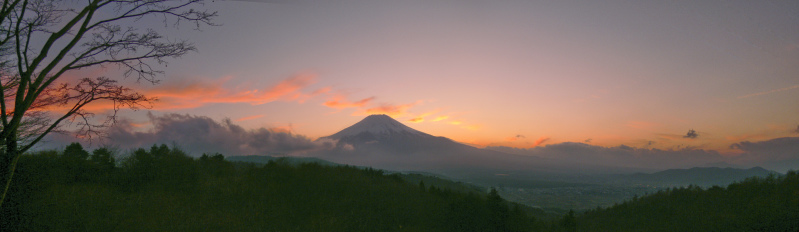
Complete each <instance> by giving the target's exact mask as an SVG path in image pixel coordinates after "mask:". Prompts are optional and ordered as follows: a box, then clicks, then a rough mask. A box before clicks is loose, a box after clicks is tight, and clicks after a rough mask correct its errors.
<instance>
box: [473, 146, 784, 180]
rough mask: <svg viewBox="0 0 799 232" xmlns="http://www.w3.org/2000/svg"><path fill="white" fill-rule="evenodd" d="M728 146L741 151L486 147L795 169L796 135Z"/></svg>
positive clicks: (637, 162)
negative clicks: (731, 154)
mask: <svg viewBox="0 0 799 232" xmlns="http://www.w3.org/2000/svg"><path fill="white" fill-rule="evenodd" d="M730 148H733V149H738V150H740V151H742V153H741V154H739V155H734V156H724V155H721V154H719V153H718V152H717V151H714V150H703V149H694V148H685V149H680V150H660V149H648V148H634V147H629V146H625V145H620V146H616V147H601V146H595V145H590V144H585V143H573V142H566V143H559V144H550V145H546V146H539V147H534V148H529V149H520V148H511V147H502V146H496V147H486V149H491V150H495V151H500V152H506V153H511V154H518V155H530V156H537V157H542V158H547V159H551V160H556V161H562V162H569V163H575V164H584V165H603V166H617V167H635V168H647V169H669V168H690V167H703V166H722V167H724V166H732V167H741V168H748V167H754V166H761V167H764V168H768V169H772V170H775V171H779V172H785V171H787V170H790V169H794V170H799V137H785V138H777V139H772V140H767V141H761V142H749V141H744V142H740V143H735V144H732V145H731V146H730Z"/></svg>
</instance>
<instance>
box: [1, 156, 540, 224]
mask: <svg viewBox="0 0 799 232" xmlns="http://www.w3.org/2000/svg"><path fill="white" fill-rule="evenodd" d="M9 194H10V196H9V200H8V202H7V203H6V204H4V205H3V208H2V209H0V213H1V214H2V215H0V216H2V217H1V218H2V221H0V231H531V230H535V229H536V227H540V226H541V224H537V223H536V222H535V220H534V219H533V218H532V217H531V216H528V213H527V212H526V211H525V210H522V209H520V207H519V206H518V205H515V206H513V205H512V206H510V207H509V204H508V203H507V202H505V201H504V200H502V199H501V198H500V197H499V195H497V193H496V191H492V192H491V193H489V194H475V193H464V192H457V191H450V190H447V189H442V188H437V187H435V186H429V187H425V186H424V184H422V183H407V182H405V181H403V179H402V178H401V177H400V176H399V175H397V174H392V175H386V174H384V173H383V172H382V171H379V170H373V169H361V168H354V167H346V166H321V165H318V164H301V165H291V164H287V163H283V162H279V161H278V162H269V163H268V164H266V165H259V166H256V165H252V164H242V163H231V162H228V161H226V160H224V157H223V156H222V155H212V156H207V155H204V156H203V157H201V158H199V159H193V158H190V157H188V156H187V155H186V154H184V153H183V152H182V151H180V150H179V149H174V148H169V147H167V146H164V145H162V146H153V147H152V148H150V149H138V150H135V151H132V152H130V154H129V155H128V156H127V157H126V158H124V159H123V160H121V161H120V162H117V161H116V160H114V155H113V154H112V152H111V151H110V150H108V149H104V148H101V149H98V150H94V151H93V152H92V153H89V152H86V151H85V150H84V149H83V148H82V147H80V145H79V144H73V145H70V146H68V147H67V149H65V151H63V152H56V151H44V152H38V153H36V154H31V155H25V156H23V157H22V159H21V160H20V163H19V168H18V173H17V175H16V176H15V179H14V182H13V186H12V187H11V192H10V193H9Z"/></svg>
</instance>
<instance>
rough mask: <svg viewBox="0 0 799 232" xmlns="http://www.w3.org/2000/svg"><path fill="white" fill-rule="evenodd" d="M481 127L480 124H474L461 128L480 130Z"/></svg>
mask: <svg viewBox="0 0 799 232" xmlns="http://www.w3.org/2000/svg"><path fill="white" fill-rule="evenodd" d="M480 127H481V126H480V125H474V124H473V125H466V126H462V127H461V128H463V129H467V130H479V129H480Z"/></svg>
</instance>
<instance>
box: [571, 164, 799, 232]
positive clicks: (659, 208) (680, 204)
mask: <svg viewBox="0 0 799 232" xmlns="http://www.w3.org/2000/svg"><path fill="white" fill-rule="evenodd" d="M577 224H578V226H577V228H578V229H579V230H580V231H799V174H797V172H796V171H790V172H788V173H787V174H786V175H780V176H777V175H770V176H768V177H765V178H761V177H754V178H749V179H746V180H745V181H741V182H738V183H733V184H730V185H729V186H727V187H726V188H722V187H719V186H714V187H711V188H708V189H703V188H700V187H697V186H688V187H681V188H672V189H669V190H665V191H660V192H657V193H655V194H651V195H647V196H644V197H640V198H638V197H636V198H634V199H632V200H630V201H627V202H624V203H621V204H618V205H615V206H613V207H610V208H607V209H596V210H592V211H588V212H585V213H584V214H583V215H580V216H579V217H578V219H577Z"/></svg>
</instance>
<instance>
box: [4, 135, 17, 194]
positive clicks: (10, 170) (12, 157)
mask: <svg viewBox="0 0 799 232" xmlns="http://www.w3.org/2000/svg"><path fill="white" fill-rule="evenodd" d="M3 153H4V154H2V158H0V167H2V172H0V176H2V179H0V181H2V183H3V193H2V194H3V195H0V208H2V207H3V202H5V200H6V194H7V193H8V188H9V187H10V186H11V179H12V178H13V177H14V171H15V170H16V168H17V160H19V154H18V153H19V151H18V150H17V138H16V133H10V135H9V136H8V137H6V141H5V151H4V152H3Z"/></svg>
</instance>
